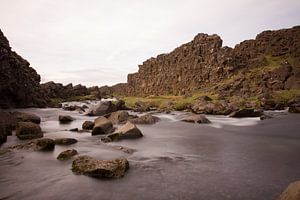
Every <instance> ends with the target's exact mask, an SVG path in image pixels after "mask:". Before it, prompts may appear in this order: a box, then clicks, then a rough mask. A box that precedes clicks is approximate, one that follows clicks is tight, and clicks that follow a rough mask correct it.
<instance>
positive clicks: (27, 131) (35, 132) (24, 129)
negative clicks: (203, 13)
mask: <svg viewBox="0 0 300 200" xmlns="http://www.w3.org/2000/svg"><path fill="white" fill-rule="evenodd" d="M16 136H17V137H18V138H19V139H20V140H26V139H34V138H41V137H43V132H42V129H41V127H40V126H39V125H38V124H35V123H32V122H19V123H18V125H17V129H16Z"/></svg>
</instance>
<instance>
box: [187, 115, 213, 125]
mask: <svg viewBox="0 0 300 200" xmlns="http://www.w3.org/2000/svg"><path fill="white" fill-rule="evenodd" d="M181 121H183V122H189V123H198V124H208V123H211V122H210V121H209V119H207V118H206V117H205V116H204V115H192V116H189V117H186V118H184V119H182V120H181Z"/></svg>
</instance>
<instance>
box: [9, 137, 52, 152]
mask: <svg viewBox="0 0 300 200" xmlns="http://www.w3.org/2000/svg"><path fill="white" fill-rule="evenodd" d="M54 147H55V143H54V140H52V139H49V138H41V139H36V140H32V141H30V142H27V143H23V144H18V145H14V146H11V147H9V149H17V150H20V149H26V150H34V151H51V150H53V149H54Z"/></svg>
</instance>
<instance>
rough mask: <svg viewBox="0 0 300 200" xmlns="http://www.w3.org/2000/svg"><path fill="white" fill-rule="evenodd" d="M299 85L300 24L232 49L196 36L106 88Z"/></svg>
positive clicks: (138, 92) (161, 90)
mask: <svg viewBox="0 0 300 200" xmlns="http://www.w3.org/2000/svg"><path fill="white" fill-rule="evenodd" d="M293 88H296V89H299V88H300V26H297V27H293V28H290V29H282V30H277V31H264V32H262V33H260V34H259V35H257V37H256V38H255V39H253V40H246V41H244V42H241V43H240V44H238V45H236V46H235V48H230V47H222V40H221V38H220V37H219V36H218V35H207V34H198V35H197V36H196V37H195V38H194V39H193V40H192V41H191V42H189V43H187V44H184V45H182V46H180V47H178V48H176V49H175V50H174V51H172V52H171V53H169V54H161V55H159V56H157V57H156V58H150V59H149V60H147V61H145V62H144V63H143V64H142V65H140V66H139V70H138V72H137V73H134V74H129V75H128V81H127V83H126V84H118V85H116V86H113V87H111V88H110V89H111V91H112V93H118V94H123V95H127V96H147V95H163V94H173V95H189V94H191V93H193V92H194V91H197V90H202V89H204V90H210V91H214V92H216V93H219V94H220V95H223V96H229V95H239V96H241V97H251V96H253V95H263V94H265V93H268V92H272V91H276V90H287V89H293Z"/></svg>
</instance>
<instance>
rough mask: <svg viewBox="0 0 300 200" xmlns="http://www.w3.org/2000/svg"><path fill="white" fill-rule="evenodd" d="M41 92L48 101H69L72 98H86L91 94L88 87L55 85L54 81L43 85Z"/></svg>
mask: <svg viewBox="0 0 300 200" xmlns="http://www.w3.org/2000/svg"><path fill="white" fill-rule="evenodd" d="M41 92H42V93H44V94H45V96H46V97H47V99H50V98H61V99H67V98H70V97H75V96H85V95H88V94H90V92H89V91H88V88H87V87H86V86H83V85H80V84H79V85H75V86H73V84H71V83H70V84H68V85H65V86H64V85H63V84H61V83H55V82H53V81H50V82H47V83H43V84H41Z"/></svg>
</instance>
